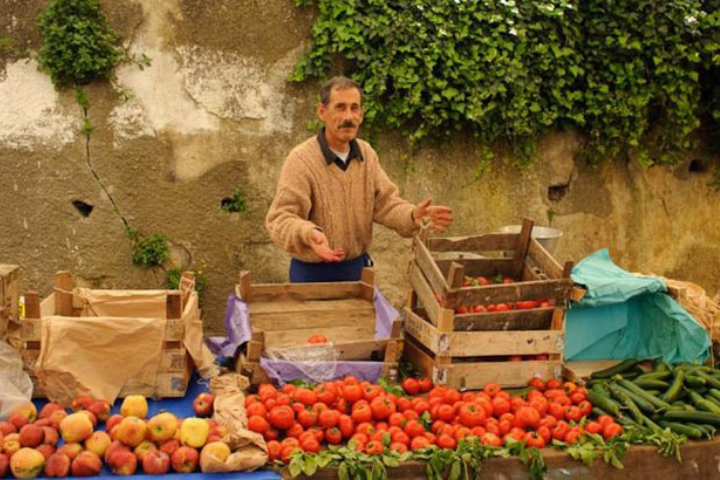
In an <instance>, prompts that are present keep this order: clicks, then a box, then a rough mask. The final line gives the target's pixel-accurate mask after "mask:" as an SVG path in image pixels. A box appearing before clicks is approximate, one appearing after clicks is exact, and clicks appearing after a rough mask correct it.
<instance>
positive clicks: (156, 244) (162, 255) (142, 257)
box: [125, 227, 170, 269]
mask: <svg viewBox="0 0 720 480" xmlns="http://www.w3.org/2000/svg"><path fill="white" fill-rule="evenodd" d="M125 233H127V235H128V237H130V240H131V241H132V242H133V251H132V261H133V263H134V264H135V265H137V266H139V267H142V268H148V269H150V268H155V267H162V265H163V264H164V263H165V262H166V261H167V260H168V259H169V258H170V247H169V245H168V239H167V237H166V236H165V235H162V234H159V233H151V234H145V233H143V232H141V231H140V230H138V229H136V228H134V227H127V228H126V229H125Z"/></svg>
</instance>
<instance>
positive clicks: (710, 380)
mask: <svg viewBox="0 0 720 480" xmlns="http://www.w3.org/2000/svg"><path fill="white" fill-rule="evenodd" d="M695 374H696V375H697V376H698V377H700V378H702V379H703V380H705V382H706V383H707V384H708V385H710V386H711V387H713V388H720V378H716V377H713V376H712V375H708V374H707V373H706V372H704V371H702V370H698V371H696V372H695Z"/></svg>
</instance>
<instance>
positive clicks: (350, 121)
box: [340, 120, 356, 128]
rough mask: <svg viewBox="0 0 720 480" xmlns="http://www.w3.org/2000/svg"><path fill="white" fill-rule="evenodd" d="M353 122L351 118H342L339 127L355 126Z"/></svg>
mask: <svg viewBox="0 0 720 480" xmlns="http://www.w3.org/2000/svg"><path fill="white" fill-rule="evenodd" d="M355 126H356V125H355V122H353V121H352V120H344V121H343V122H342V123H340V128H346V127H350V128H352V127H355Z"/></svg>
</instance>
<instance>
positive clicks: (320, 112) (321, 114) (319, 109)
mask: <svg viewBox="0 0 720 480" xmlns="http://www.w3.org/2000/svg"><path fill="white" fill-rule="evenodd" d="M326 112H327V110H326V108H325V105H324V104H323V103H322V102H318V103H317V105H316V106H315V113H317V116H318V118H319V119H320V120H322V121H323V122H324V121H325V113H326Z"/></svg>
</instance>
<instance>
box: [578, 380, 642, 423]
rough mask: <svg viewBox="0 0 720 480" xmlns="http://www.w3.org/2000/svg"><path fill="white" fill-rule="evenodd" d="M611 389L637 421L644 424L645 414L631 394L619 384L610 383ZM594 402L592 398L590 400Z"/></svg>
mask: <svg viewBox="0 0 720 480" xmlns="http://www.w3.org/2000/svg"><path fill="white" fill-rule="evenodd" d="M610 391H611V392H612V395H613V397H615V398H616V399H618V401H619V402H620V403H622V404H623V405H624V406H625V408H626V409H627V410H628V411H629V412H630V415H632V417H633V418H634V419H635V421H636V422H638V423H639V424H643V423H644V421H645V416H644V415H643V414H642V412H641V411H640V409H639V408H638V406H637V405H636V404H635V402H633V400H632V398H630V395H628V394H627V392H625V391H624V390H623V389H622V388H620V387H619V386H617V385H615V384H612V385H610ZM590 402H591V403H592V400H590Z"/></svg>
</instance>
